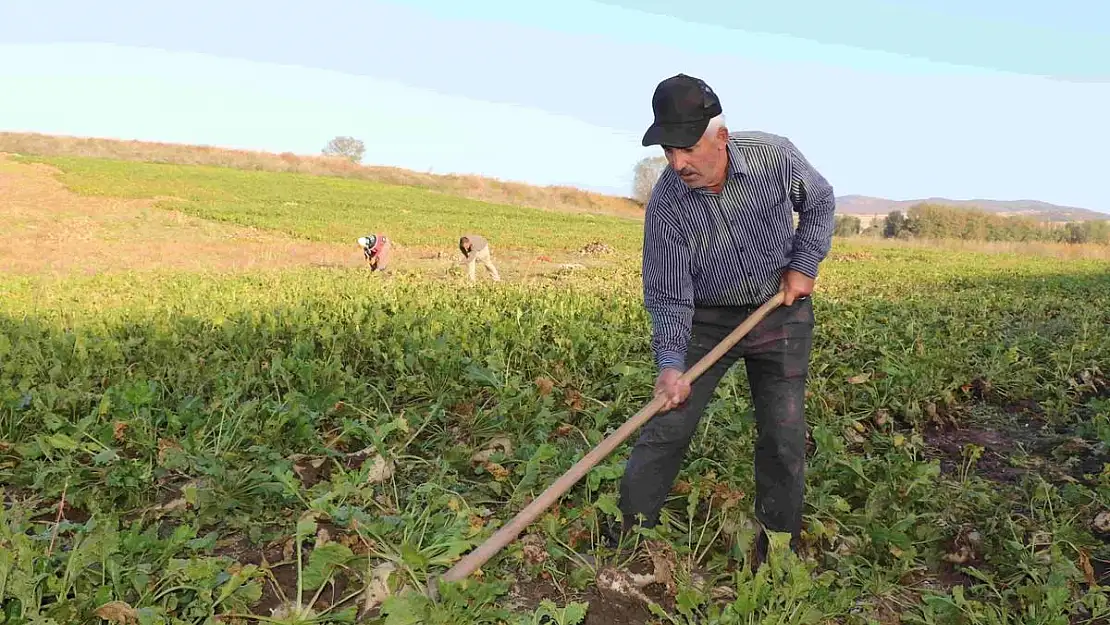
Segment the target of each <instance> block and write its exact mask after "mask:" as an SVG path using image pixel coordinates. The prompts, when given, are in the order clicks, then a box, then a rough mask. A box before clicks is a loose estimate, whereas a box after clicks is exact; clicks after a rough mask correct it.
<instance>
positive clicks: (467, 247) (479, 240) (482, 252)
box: [459, 234, 501, 282]
mask: <svg viewBox="0 0 1110 625" xmlns="http://www.w3.org/2000/svg"><path fill="white" fill-rule="evenodd" d="M459 251H460V252H462V255H463V260H464V261H465V262H466V265H467V266H466V272H467V275H468V276H470V281H471V282H474V280H475V279H476V278H475V275H474V269H475V267H474V265H475V263H477V262H478V261H482V264H483V265H485V266H486V270H488V271H489V273H490V275H491V276H492V277H493V281H494V282H500V281H501V274H500V273H498V272H497V267H494V266H493V258H491V257H490V249H489V241H486V239H485V237H482V236H479V235H477V234H467V235H463V236H462V237H461V238H460V239H459Z"/></svg>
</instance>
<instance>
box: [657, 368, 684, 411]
mask: <svg viewBox="0 0 1110 625" xmlns="http://www.w3.org/2000/svg"><path fill="white" fill-rule="evenodd" d="M681 377H682V372H680V371H678V370H677V369H664V370H663V372H662V373H660V374H659V377H658V378H656V379H655V395H656V397H658V396H659V395H663V396H664V397H666V398H667V402H666V403H665V404H663V408H662V410H661V411H660V412H666V411H668V410H671V409H673V408H676V407H678V406H680V405H682V403H683V402H684V401H686V398H687V397H689V396H690V383H689V382H687V381H685V380H682V379H681Z"/></svg>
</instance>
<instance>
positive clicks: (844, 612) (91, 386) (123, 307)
mask: <svg viewBox="0 0 1110 625" xmlns="http://www.w3.org/2000/svg"><path fill="white" fill-rule="evenodd" d="M55 164H59V165H60V166H62V167H63V169H64V170H65V171H66V172H67V173H66V174H65V176H66V177H67V181H68V182H69V183H70V184H72V185H74V186H75V187H76V188H78V189H79V190H81V191H83V192H88V193H107V192H117V193H119V194H121V195H131V196H137V197H146V196H153V195H172V196H175V197H178V198H182V199H183V200H186V202H177V203H176V205H177V206H178V208H181V207H182V206H185V208H183V210H188V211H193V212H194V213H195V214H198V215H202V216H205V217H208V218H219V219H227V220H232V221H235V220H242V221H243V222H245V223H252V224H255V225H260V226H265V227H274V228H279V229H286V230H293V231H296V232H298V233H300V234H303V235H305V236H319V237H321V238H322V239H325V240H327V239H330V238H333V237H334V238H336V240H346V239H347V238H348V236H347V232H348V230H350V229H351V228H355V229H356V230H361V229H365V228H363V225H362V224H363V221H362V218H361V217H360V215H361V213H362V212H363V211H380V212H378V213H374V214H375V215H378V216H379V217H380V219H381V223H384V225H385V227H387V228H388V229H389V230H390V231H397V232H406V233H407V234H405V237H406V238H408V239H410V240H413V241H419V240H422V239H420V237H426V239H423V240H424V241H426V242H427V244H428V245H440V244H441V243H440V242H439V239H440V238H441V236H448V235H450V236H448V239H450V237H451V236H454V235H455V231H453V230H452V231H451V232H449V233H434V234H431V233H432V230H428V231H424V230H421V228H420V226H419V224H418V221H417V220H414V219H413V218H412V217H411V215H409V214H406V213H403V212H400V211H399V210H398V205H390V204H388V202H386V200H384V199H382V198H389V197H393V196H391V195H389V194H390V193H396V194H400V195H398V196H397V197H401V196H402V195H404V194H408V193H412V194H417V195H420V194H424V195H420V197H419V201H421V202H427V203H428V206H429V208H428V209H427V210H428V211H431V213H429V214H432V213H435V212H436V211H440V210H442V213H443V215H442V216H441V217H437V221H436V224H442V223H445V222H448V221H449V220H450V219H453V218H455V217H454V216H453V215H455V213H452V210H453V209H452V208H451V206H452V204H451V203H456V204H457V205H458V206H461V207H462V208H461V209H460V211H465V210H468V209H466V207H467V206H469V204H468V203H466V202H462V203H457V201H456V200H450V201H449V200H447V199H445V196H440V195H436V194H432V193H426V194H425V192H416V191H412V190H401V191H399V190H395V189H390V188H388V187H386V188H385V190H384V191H382V194H383V195H372V196H371V197H370V198H369V199H367V197H366V194H367V193H368V191H367V189H372V188H373V187H372V185H371V183H365V182H360V181H334V180H333V181H328V182H327V183H326V184H325V183H322V182H315V181H314V180H313V179H311V178H309V177H304V178H303V179H302V178H299V177H294V176H286V175H281V176H279V175H274V174H253V173H241V172H228V171H224V172H223V173H214V172H215V171H216V170H208V169H200V168H197V169H194V168H178V167H169V166H156V165H150V166H146V165H136V164H130V165H128V166H126V167H124V166H123V165H120V164H111V163H100V164H98V163H97V162H96V161H87V160H74V161H72V162H68V163H67V162H65V161H62V160H58V161H57V162H56V163H55ZM113 168H116V169H113ZM206 176H208V177H207V178H206ZM256 176H257V178H256ZM235 181H239V182H235ZM251 181H254V182H251ZM240 182H241V183H242V184H241V186H236V185H237V184H239V183H240ZM317 184H318V185H321V186H318V187H314V186H312V185H317ZM129 185H130V186H129ZM282 185H288V186H287V187H284V186H282ZM345 185H363V186H360V187H358V188H355V186H352V189H354V190H352V191H350V195H349V196H344V195H343V193H344V192H343V191H340V190H337V189H342V188H345ZM366 185H371V186H366ZM114 190H115V191H114ZM375 193H376V192H375ZM417 195H412V196H407V195H405V197H413V198H415V197H417ZM326 198H332V199H331V200H327V199H326ZM344 198H346V199H344ZM439 201H442V202H444V204H443V205H442V206H439V205H437V204H436V203H435V202H439ZM289 202H298V204H297V205H296V206H292V205H290V206H288V207H287V208H282V207H283V206H286V204H287V203H289ZM475 204H480V203H475ZM306 205H307V206H308V208H306ZM263 206H264V207H266V210H261V209H260V207H263ZM375 207H378V208H375ZM295 208H296V209H300V210H302V212H297V211H296V210H294V209H295ZM333 209H334V210H335V213H334V214H335V215H336V217H335V221H336V222H337V223H339V222H343V220H349V221H347V222H343V223H345V224H346V225H345V226H344V228H343V229H342V232H340V230H339V229H338V227H337V229H336V230H335V231H332V230H329V228H331V227H332V225H331V224H332V221H331V220H330V219H329V218H328V217H327V216H328V214H329V211H331V210H333ZM498 210H502V209H500V208H497V207H493V208H490V207H489V205H479V206H476V207H475V208H474V211H476V214H477V213H481V214H482V215H487V214H489V215H498V216H500V217H498V218H499V219H500V218H501V217H504V220H505V221H504V222H501V221H497V220H494V222H492V223H493V225H491V226H490V228H486V229H485V230H486V231H492V230H493V228H498V229H499V230H497V231H496V232H497V236H498V237H500V238H504V239H508V240H512V241H516V242H518V243H517V244H519V245H521V246H530V249H534V250H536V251H537V253H539V252H546V251H550V250H558V249H572V248H573V247H576V246H577V245H576V244H579V243H581V242H582V241H583V240H595V239H600V240H604V241H606V242H607V243H609V244H611V245H613V246H614V247H615V248H617V249H618V250H624V253H620V254H617V255H616V256H615V257H614V258H613V259H612V260H611V261H610V264H609V265H608V266H602V267H598V268H595V269H590V270H584V271H579V272H574V273H566V274H552V275H549V276H546V277H543V278H539V279H535V280H531V281H529V282H527V283H518V282H513V281H507V282H503V283H499V284H490V283H488V282H483V283H480V284H478V285H477V286H474V287H471V288H465V287H464V286H463V285H462V283H461V282H458V281H457V280H456V279H451V278H441V277H434V276H421V275H417V274H412V275H408V274H399V275H394V276H377V275H373V274H370V273H368V272H366V271H363V270H357V269H321V268H306V269H298V270H283V271H269V272H257V273H240V274H235V275H232V274H215V273H213V274H203V273H171V272H156V271H155V272H144V273H135V274H128V273H119V274H105V275H100V276H91V277H61V278H48V277H25V278H14V277H10V276H9V277H4V278H0V490H2V492H3V507H2V508H0V623H36V624H44V625H45V624H64V623H86V622H93V623H94V622H103V621H98V619H103V620H106V621H108V622H115V623H124V622H131V623H135V622H137V623H174V624H178V623H190V624H193V623H215V622H225V623H230V622H238V623H255V622H272V623H289V624H292V623H340V622H353V621H355V620H356V619H359V618H361V619H364V622H369V623H384V624H386V625H408V624H414V623H436V624H444V625H446V624H448V623H483V624H496V623H511V624H513V625H517V624H520V625H524V624H536V625H538V624H539V623H558V624H560V625H571V624H574V623H591V624H594V623H596V624H601V623H617V624H620V623H637V624H639V623H648V622H657V623H682V624H692V623H720V624H724V623H753V624H754V623H776V624H783V625H785V624H791V625H794V624H798V625H800V624H825V623H844V624H853V625H856V624H859V625H863V624H871V623H883V624H886V623H899V622H900V623H915V624H937V625H940V624H948V623H957V624H960V623H967V624H983V625H988V624H989V625H996V624H997V625H1001V624H1003V623H1024V624H1039V625H1057V624H1061V625H1063V624H1070V623H1103V622H1107V620H1106V619H1107V618H1108V617H1110V601H1108V597H1107V595H1106V593H1105V590H1104V589H1103V587H1102V586H1101V584H1102V583H1104V582H1106V581H1107V580H1108V579H1110V546H1108V545H1107V543H1106V542H1104V540H1105V538H1106V537H1107V536H1108V534H1107V533H1108V532H1110V470H1108V469H1107V465H1106V464H1105V463H1107V462H1110V461H1108V460H1107V458H1108V456H1107V445H1108V444H1110V388H1108V386H1107V377H1108V376H1110V364H1108V363H1110V333H1108V332H1107V331H1106V329H1107V328H1108V327H1110V266H1108V265H1107V263H1105V262H1096V261H1069V262H1064V261H1059V260H1051V259H1046V258H1021V257H1018V256H1014V255H1001V254H996V255H982V256H978V255H973V254H969V253H961V254H954V253H951V252H945V251H938V250H928V249H904V248H898V247H891V248H878V247H875V246H866V245H855V244H847V243H844V242H842V241H837V242H836V244H835V246H834V251H833V253H832V254H831V256H830V258H829V259H828V260H827V261H826V263H825V264H824V265H823V267H822V277H821V279H820V282H819V293H818V294H817V296H816V297H815V308H816V314H817V318H818V327H817V335H816V343H815V348H814V360H813V364H812V368H811V372H812V373H811V383H810V386H809V396H808V398H807V409H808V417H809V421H810V426H811V442H812V445H811V456H810V464H809V467H808V474H807V481H808V482H807V483H808V492H807V500H808V501H807V503H808V510H807V515H806V535H805V537H804V538H805V540H804V543H805V545H804V550H803V554H802V556H803V557H802V558H795V557H794V556H792V555H790V554H788V553H780V552H779V551H776V553H775V555H774V557H773V558H772V559H771V561H770V562H769V563H768V565H767V566H764V567H762V568H761V569H760V570H759V572H758V573H756V574H754V575H753V574H752V573H751V572H750V571H749V570H748V569H747V568H746V566H745V564H746V560H747V547H748V543H749V541H750V540H751V538H752V530H751V519H752V514H751V495H750V494H751V493H752V492H754V489H753V484H752V467H751V448H752V443H753V439H754V425H753V422H752V419H751V416H750V403H749V400H748V395H747V390H746V383H745V380H744V377H743V374H742V369H741V368H737V372H736V373H735V375H733V376H731V377H729V378H727V379H726V380H725V382H724V383H723V384H722V385H721V387H720V389H719V391H718V394H717V398H716V400H715V401H714V402H713V403H712V404H711V406H710V409H709V410H708V412H707V416H706V419H705V421H704V422H703V424H702V425H701V427H700V429H699V433H698V435H697V437H696V438H695V440H694V443H693V445H692V447H691V450H690V454H689V456H688V460H687V463H686V465H685V467H684V469H683V471H682V474H681V475H680V478H679V482H678V483H677V484H676V486H675V488H674V490H673V493H672V499H671V501H670V502H669V505H668V509H667V512H666V514H665V517H664V523H663V525H662V526H661V527H660V528H658V529H657V530H656V531H655V532H652V533H650V534H648V535H645V536H643V537H642V538H643V539H644V540H645V541H646V544H647V546H648V548H647V552H648V554H649V555H650V556H652V557H650V558H647V559H646V560H644V561H641V562H632V563H628V562H623V561H619V560H617V559H616V556H615V554H611V553H609V552H605V551H603V550H600V551H596V552H597V553H598V555H599V556H600V557H599V559H598V560H597V561H594V562H591V561H590V560H588V559H583V558H581V557H579V555H580V554H591V553H594V552H595V547H594V546H593V545H594V543H595V542H596V537H597V533H598V527H599V523H600V522H602V521H603V520H606V519H609V520H612V519H613V518H614V515H615V514H616V507H615V503H616V495H617V484H618V483H619V479H620V476H621V473H622V470H623V461H624V459H625V457H626V456H627V446H622V447H621V448H620V449H618V450H617V452H616V453H614V454H613V455H612V456H611V457H609V458H608V459H607V460H606V461H605V462H604V463H603V464H602V465H601V466H599V467H598V468H597V469H595V470H594V471H593V472H592V473H591V474H590V475H589V476H588V477H587V478H586V479H584V480H583V481H582V482H581V483H580V484H579V485H578V486H577V487H575V488H574V489H573V490H572V491H571V492H570V493H569V494H568V495H567V496H566V497H564V499H563V500H562V501H561V502H560V503H559V504H558V505H557V506H555V507H553V508H551V509H550V510H548V512H547V513H546V514H545V515H544V516H543V517H542V518H541V519H540V520H539V521H537V523H535V524H534V525H533V526H532V527H531V528H529V530H528V531H527V532H526V533H525V534H523V535H522V536H521V537H520V539H519V540H517V541H515V542H514V543H512V544H511V545H510V546H509V547H507V548H506V549H505V550H504V551H503V552H501V553H500V554H498V555H497V556H495V557H494V558H493V559H492V560H491V561H490V562H489V563H487V564H486V565H485V566H484V567H483V568H482V569H481V571H480V573H479V574H475V575H474V576H472V577H471V578H470V579H469V580H467V581H466V582H465V583H462V584H457V585H445V586H441V587H440V594H441V596H440V598H439V601H438V602H432V601H431V600H429V599H427V598H425V597H423V595H421V594H420V593H419V592H406V589H408V590H410V591H411V590H413V589H422V588H423V587H424V585H425V582H426V580H427V579H428V576H429V575H434V574H439V573H442V572H444V571H445V570H446V569H447V568H449V567H450V566H451V565H452V564H453V563H454V562H455V561H457V560H458V558H459V557H460V555H461V554H463V553H465V552H466V551H468V550H469V549H471V548H473V547H474V546H476V545H477V544H479V543H481V542H482V540H484V538H486V537H487V536H489V535H490V534H491V533H492V532H493V531H495V530H496V528H497V527H498V526H499V525H500V524H502V523H504V522H505V521H506V520H508V519H509V518H511V517H512V516H513V515H514V514H515V513H516V512H517V511H519V510H520V509H521V508H522V507H524V506H525V505H527V503H528V502H529V501H530V500H531V498H532V497H534V496H536V495H537V494H538V493H539V492H541V491H542V490H543V489H544V488H545V487H546V486H547V485H548V484H549V483H550V482H551V481H553V480H554V479H556V478H557V477H558V476H559V475H560V474H561V473H562V472H564V471H565V470H566V469H568V468H569V467H570V466H571V465H572V464H573V463H574V462H575V461H576V460H577V459H578V458H580V457H581V456H582V455H583V454H584V453H586V452H587V451H588V450H589V449H590V448H591V447H592V446H593V445H594V444H596V443H597V442H598V441H600V440H601V439H602V438H603V437H604V436H605V435H606V434H607V433H608V432H610V431H612V429H614V428H615V427H617V426H618V425H619V424H620V423H621V422H623V420H624V419H626V418H627V417H629V416H630V415H631V414H633V413H634V412H635V411H637V410H638V409H639V408H640V407H642V406H643V405H644V403H646V402H647V400H648V399H649V393H650V389H651V383H652V379H653V375H654V371H653V370H652V367H651V354H650V351H649V325H648V321H647V317H646V314H645V313H644V311H643V309H642V304H641V299H640V291H639V272H638V266H637V263H636V253H635V248H636V247H637V246H638V237H637V232H638V227H639V226H638V224H636V222H634V221H624V222H622V221H620V220H613V223H612V224H611V225H610V226H605V227H604V228H602V227H599V226H597V225H596V224H597V223H600V222H599V221H594V219H595V218H586V217H582V216H574V215H559V214H556V217H554V219H555V221H551V222H543V221H539V220H537V221H535V222H532V221H530V220H531V219H532V217H531V216H526V217H525V218H522V220H521V222H520V223H519V224H517V223H515V222H512V221H510V219H509V217H510V215H511V213H509V212H508V211H510V210H518V209H509V208H507V207H506V208H504V210H505V211H506V212H505V213H504V214H502V213H498V212H497V211H498ZM482 211H485V212H482ZM537 212H538V211H537ZM436 214H438V213H436ZM459 214H463V213H459ZM525 214H526V215H531V213H527V212H526V213H525ZM456 216H457V215H456ZM558 220H566V223H565V224H562V223H561V222H559V221H558ZM371 221H374V220H373V219H372V220H371ZM469 223H470V222H465V223H464V222H461V221H460V222H450V224H451V227H455V226H459V227H463V226H467V224H469ZM483 223H484V222H483ZM549 223H550V224H553V225H547V224H549ZM518 226H519V227H518ZM429 228H431V226H429ZM548 228H550V229H553V230H557V231H558V232H560V233H563V234H565V233H567V232H571V233H577V234H574V235H573V236H574V237H577V238H567V239H553V238H550V237H548V236H546V234H545V233H546V232H547V230H546V229H548ZM606 228H612V229H606ZM406 229H407V230H406ZM467 229H469V227H468V226H467ZM620 237H624V238H623V239H621V238H620ZM495 240H499V239H495ZM622 241H623V242H622ZM564 245H565V246H567V247H566V248H561V247H560V246H564ZM610 566H617V567H618V569H619V570H625V569H628V570H632V571H634V572H637V573H643V574H650V575H652V576H653V579H654V581H653V582H652V583H650V584H648V585H646V586H644V587H643V588H642V589H639V590H635V591H628V590H626V591H625V592H616V591H614V589H613V584H610V583H599V580H598V578H599V574H601V575H600V576H601V578H602V580H601V581H602V582H605V581H606V580H608V581H612V577H611V576H609V575H608V571H609V569H608V567H610ZM545 599H546V600H547V601H544V600H545ZM298 606H299V607H298Z"/></svg>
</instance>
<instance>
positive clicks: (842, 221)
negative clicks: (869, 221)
mask: <svg viewBox="0 0 1110 625" xmlns="http://www.w3.org/2000/svg"><path fill="white" fill-rule="evenodd" d="M835 224H836V225H834V226H833V236H837V237H854V236H856V235H857V234H859V233H860V230H861V227H862V225H863V224H862V222H860V219H859V217H856V216H854V215H837V216H836V220H835Z"/></svg>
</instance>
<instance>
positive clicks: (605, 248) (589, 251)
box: [578, 241, 613, 256]
mask: <svg viewBox="0 0 1110 625" xmlns="http://www.w3.org/2000/svg"><path fill="white" fill-rule="evenodd" d="M578 253H579V254H581V255H583V256H601V255H605V254H612V253H613V247H612V246H611V245H608V244H606V243H602V242H601V241H591V242H590V243H587V244H586V245H585V246H583V247H582V249H580V250H578Z"/></svg>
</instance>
